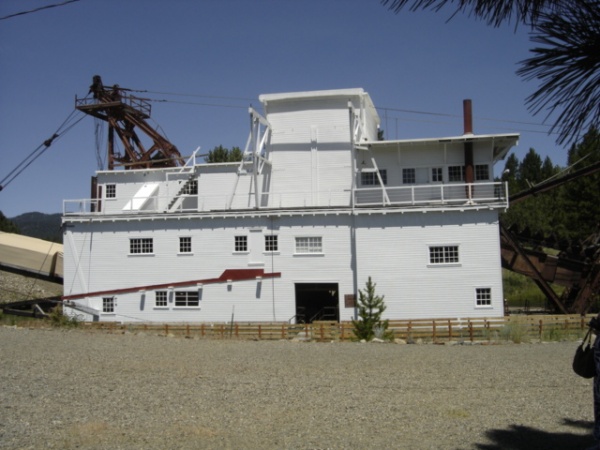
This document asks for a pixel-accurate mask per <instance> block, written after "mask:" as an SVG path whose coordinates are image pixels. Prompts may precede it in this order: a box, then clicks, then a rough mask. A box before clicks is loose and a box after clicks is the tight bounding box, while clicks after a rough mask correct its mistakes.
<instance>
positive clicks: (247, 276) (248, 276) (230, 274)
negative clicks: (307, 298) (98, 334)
mask: <svg viewBox="0 0 600 450" xmlns="http://www.w3.org/2000/svg"><path fill="white" fill-rule="evenodd" d="M256 277H261V278H279V277H281V272H273V273H265V271H264V270H263V269H227V270H225V271H224V272H223V273H222V274H221V276H219V278H206V279H204V280H191V281H178V282H177V283H162V284H149V285H146V286H135V287H130V288H123V289H110V290H106V291H95V292H87V293H84V294H74V295H63V296H62V299H63V300H74V299H78V298H85V297H100V296H102V295H109V294H110V295H117V294H127V293H130V292H138V291H142V290H145V291H152V290H156V289H167V288H170V287H173V288H176V287H183V286H193V285H196V284H216V283H226V282H227V281H232V282H233V281H247V280H254V279H256Z"/></svg>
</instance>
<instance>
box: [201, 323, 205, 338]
mask: <svg viewBox="0 0 600 450" xmlns="http://www.w3.org/2000/svg"><path fill="white" fill-rule="evenodd" d="M200 336H202V337H204V324H202V325H200Z"/></svg>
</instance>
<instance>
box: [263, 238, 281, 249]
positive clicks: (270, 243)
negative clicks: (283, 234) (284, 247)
mask: <svg viewBox="0 0 600 450" xmlns="http://www.w3.org/2000/svg"><path fill="white" fill-rule="evenodd" d="M277 238H278V236H277V235H270V236H265V252H276V251H278V250H279V245H278V243H279V242H278V239H277Z"/></svg>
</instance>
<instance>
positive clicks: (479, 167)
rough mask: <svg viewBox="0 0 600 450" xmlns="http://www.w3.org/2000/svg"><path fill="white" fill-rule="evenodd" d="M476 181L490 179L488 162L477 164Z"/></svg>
mask: <svg viewBox="0 0 600 450" xmlns="http://www.w3.org/2000/svg"><path fill="white" fill-rule="evenodd" d="M482 172H485V173H482ZM483 175H485V176H483ZM475 181H490V166H489V165H488V164H476V165H475Z"/></svg>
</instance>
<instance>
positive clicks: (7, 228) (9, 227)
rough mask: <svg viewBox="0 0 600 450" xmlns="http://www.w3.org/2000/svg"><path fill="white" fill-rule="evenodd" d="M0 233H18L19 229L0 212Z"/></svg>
mask: <svg viewBox="0 0 600 450" xmlns="http://www.w3.org/2000/svg"><path fill="white" fill-rule="evenodd" d="M0 231H4V232H6V233H16V234H18V233H19V227H17V225H15V223H14V222H12V221H10V220H8V219H7V218H6V217H5V216H4V214H2V211H0Z"/></svg>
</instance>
